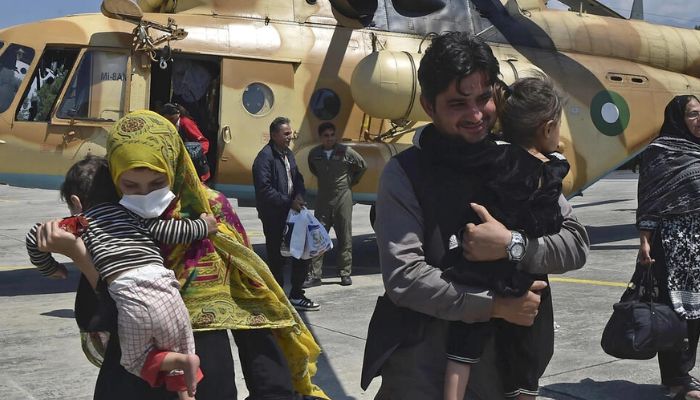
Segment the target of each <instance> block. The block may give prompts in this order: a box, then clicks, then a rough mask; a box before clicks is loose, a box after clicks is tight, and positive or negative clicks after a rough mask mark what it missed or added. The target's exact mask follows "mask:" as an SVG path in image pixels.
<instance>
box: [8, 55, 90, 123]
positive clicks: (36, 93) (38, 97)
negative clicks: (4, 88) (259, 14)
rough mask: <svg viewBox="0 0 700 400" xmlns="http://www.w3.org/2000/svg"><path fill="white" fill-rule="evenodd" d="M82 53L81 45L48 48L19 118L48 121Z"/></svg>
mask: <svg viewBox="0 0 700 400" xmlns="http://www.w3.org/2000/svg"><path fill="white" fill-rule="evenodd" d="M77 57H78V49H51V48H49V49H46V51H44V54H42V56H41V58H40V59H39V63H38V65H37V67H36V70H35V71H34V75H33V76H32V79H31V81H29V85H28V87H27V89H26V90H25V92H24V96H23V97H22V102H21V103H20V104H21V105H20V107H19V109H18V110H17V115H16V117H15V119H16V120H17V121H48V120H49V118H50V117H51V109H52V108H53V106H54V104H55V103H56V98H57V97H58V94H59V93H60V92H61V89H62V88H63V85H64V83H65V82H66V77H67V76H68V73H69V72H70V71H71V70H72V69H73V64H75V60H76V58H77Z"/></svg>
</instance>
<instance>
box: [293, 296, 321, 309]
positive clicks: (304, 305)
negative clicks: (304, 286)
mask: <svg viewBox="0 0 700 400" xmlns="http://www.w3.org/2000/svg"><path fill="white" fill-rule="evenodd" d="M289 302H290V303H292V305H293V306H294V308H296V309H297V310H299V311H318V310H320V309H321V305H320V304H318V303H316V302H313V301H311V300H309V299H308V298H307V297H306V296H304V295H303V294H302V295H301V297H298V298H294V299H292V298H290V299H289Z"/></svg>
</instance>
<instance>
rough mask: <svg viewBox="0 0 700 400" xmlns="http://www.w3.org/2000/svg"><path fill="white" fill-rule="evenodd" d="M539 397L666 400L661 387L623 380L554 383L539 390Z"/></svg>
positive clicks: (596, 399) (581, 399)
mask: <svg viewBox="0 0 700 400" xmlns="http://www.w3.org/2000/svg"><path fill="white" fill-rule="evenodd" d="M540 395H542V396H546V397H547V398H550V399H554V400H626V399H630V400H631V399H634V400H657V399H663V398H666V391H665V389H664V388H663V386H661V385H650V384H638V383H634V382H630V381H625V380H612V381H595V380H593V379H590V378H585V379H582V380H581V381H580V382H575V383H554V384H551V385H546V386H543V387H541V388H540Z"/></svg>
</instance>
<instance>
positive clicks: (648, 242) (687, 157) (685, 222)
mask: <svg viewBox="0 0 700 400" xmlns="http://www.w3.org/2000/svg"><path fill="white" fill-rule="evenodd" d="M638 202H639V205H638V208H637V228H638V229H639V238H640V247H639V262H640V263H642V264H644V265H650V264H653V266H652V270H653V273H654V276H655V278H656V280H657V282H658V283H659V292H658V295H659V299H660V301H666V302H668V304H671V306H672V307H673V308H674V310H675V311H676V312H677V313H678V315H680V316H681V317H682V318H685V319H686V320H687V325H688V340H689V348H688V349H687V350H684V351H670V352H659V355H658V359H659V368H660V370H661V382H662V383H663V384H664V385H666V386H667V387H668V388H669V390H670V392H671V393H672V394H674V395H675V397H674V398H677V399H685V398H688V399H700V382H699V381H698V380H697V379H696V378H694V377H692V376H690V375H689V371H690V370H691V369H693V367H694V366H695V354H696V351H697V346H698V337H699V336H700V240H698V238H700V101H698V98H697V97H696V96H692V95H685V96H676V97H674V98H673V100H671V102H670V103H668V105H667V106H666V110H665V112H664V123H663V125H662V127H661V132H660V134H659V137H658V138H657V139H655V140H654V141H653V142H652V143H651V144H650V145H649V146H648V147H647V149H646V150H645V151H644V153H643V154H642V159H641V167H640V175H639V187H638Z"/></svg>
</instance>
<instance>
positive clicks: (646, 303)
mask: <svg viewBox="0 0 700 400" xmlns="http://www.w3.org/2000/svg"><path fill="white" fill-rule="evenodd" d="M656 293H658V291H655V290H654V277H653V274H652V271H651V266H645V265H642V264H639V263H637V266H636V268H635V272H634V275H633V276H632V280H631V281H630V283H629V285H628V286H627V290H625V293H623V295H622V298H621V299H620V302H618V303H615V304H614V305H613V313H612V315H611V316H610V320H608V323H607V324H606V325H605V329H604V330H603V335H602V337H601V340H600V346H601V347H602V348H603V351H605V352H606V353H607V354H609V355H611V356H613V357H617V358H622V359H627V360H649V359H651V358H653V357H654V356H655V355H656V353H658V352H659V351H671V350H684V349H687V348H688V338H687V334H688V329H687V327H686V321H685V319H683V318H681V317H680V316H678V314H677V313H676V312H675V311H673V309H672V308H671V307H670V306H669V305H667V304H663V303H658V302H655V301H654V300H656V299H655V297H656V296H655V294H656Z"/></svg>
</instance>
